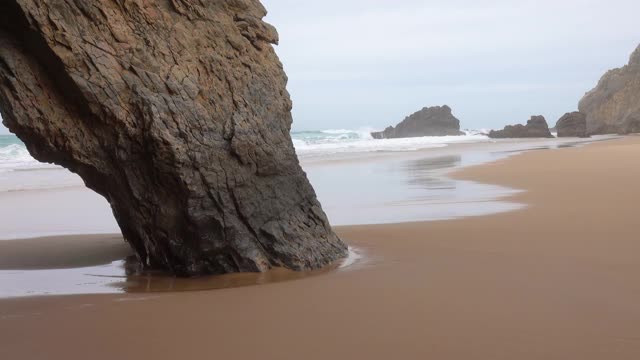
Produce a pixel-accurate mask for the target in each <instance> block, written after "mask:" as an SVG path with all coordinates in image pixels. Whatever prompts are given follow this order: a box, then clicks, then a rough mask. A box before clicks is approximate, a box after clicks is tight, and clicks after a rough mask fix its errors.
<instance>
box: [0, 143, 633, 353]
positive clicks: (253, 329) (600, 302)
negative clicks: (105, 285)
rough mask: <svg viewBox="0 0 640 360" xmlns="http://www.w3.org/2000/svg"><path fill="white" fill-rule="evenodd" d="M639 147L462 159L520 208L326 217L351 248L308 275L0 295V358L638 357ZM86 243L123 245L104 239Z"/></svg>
mask: <svg viewBox="0 0 640 360" xmlns="http://www.w3.org/2000/svg"><path fill="white" fill-rule="evenodd" d="M638 153H640V138H638V137H627V138H624V139H622V140H613V141H607V142H600V143H595V144H591V145H588V146H584V147H579V148H566V149H559V150H549V151H532V152H526V153H524V154H520V155H517V156H513V157H510V158H508V159H505V160H500V161H498V162H495V163H490V164H486V165H481V166H476V167H470V168H466V169H463V170H462V171H460V172H457V173H455V174H454V176H455V177H456V178H458V179H465V180H473V181H478V182H483V183H488V184H495V185H501V186H505V187H510V188H515V189H521V190H526V191H525V192H521V193H518V194H516V195H513V196H512V197H511V198H510V199H509V200H510V201H513V202H518V203H523V204H526V205H527V206H526V207H524V208H523V209H521V210H517V211H511V212H507V213H501V214H495V215H489V216H479V217H470V218H466V219H456V220H448V221H432V222H421V223H402V224H385V225H367V226H348V227H338V228H337V231H338V233H339V234H340V235H341V237H343V238H344V239H345V240H346V241H347V242H348V243H349V245H351V246H352V247H354V248H356V249H358V251H360V252H361V253H362V254H363V259H362V260H361V261H360V262H359V263H357V264H355V265H353V266H351V267H348V268H345V269H342V270H333V271H329V272H325V273H323V274H320V275H318V276H311V277H307V278H304V279H300V280H294V281H284V282H277V283H271V284H266V285H260V286H246V287H238V288H228V289H219V290H212V291H192V292H180V293H175V292H173V293H147V294H118V295H84V296H60V297H32V298H20V299H7V300H0V339H2V346H1V347H0V358H3V359H74V358H91V359H116V358H118V359H141V358H145V359H175V358H182V359H191V358H207V357H210V358H218V357H221V358H234V359H253V358H266V359H276V358H280V359H301V358H302V359H327V358H337V359H389V358H395V359H424V358H433V359H638V358H640V283H639V282H638V281H637V276H638V274H639V273H640V255H639V254H640V242H638V232H637V230H638V225H637V209H638V201H639V200H640V195H639V194H638V193H637V191H636V190H635V189H636V186H637V183H638V182H639V181H640V169H639V168H638V166H637V164H638V162H637V161H638V160H637V154H638ZM37 241H38V240H32V242H33V243H32V244H31V245H32V246H36V245H37ZM57 241H58V245H57V246H55V248H56V249H58V250H57V251H60V249H64V248H65V247H64V242H73V239H69V238H64V237H63V238H58V240H57ZM10 243H12V242H7V243H6V244H2V246H3V247H4V249H3V251H2V252H3V253H7V252H8V251H17V250H12V247H13V245H11V244H10ZM15 243H16V244H17V243H18V242H15ZM91 243H92V244H96V245H95V246H102V249H104V251H105V252H108V253H110V254H112V255H114V256H115V254H118V253H119V251H121V248H120V249H118V246H117V243H118V239H117V238H114V237H113V236H95V237H93V238H92V242H91ZM22 244H26V243H22ZM72 245H73V244H72ZM76 245H77V244H76ZM23 246H28V245H23ZM70 246H71V245H70ZM73 246H74V247H75V245H73ZM87 246H89V245H87ZM112 246H115V248H114V247H112ZM7 247H9V248H7ZM75 248H76V249H77V247H75ZM85 251H88V252H91V250H90V249H85ZM114 252H115V253H114ZM21 258H22V257H21ZM24 259H25V260H24V261H25V262H29V261H31V263H30V264H27V263H25V264H23V265H24V268H37V267H38V263H39V261H40V260H38V259H33V258H29V257H25V258H24ZM0 260H2V262H3V263H5V264H6V263H8V262H10V261H14V263H12V266H13V267H12V266H8V268H15V267H17V266H19V265H20V264H17V263H15V261H17V260H15V259H11V258H7V257H2V258H0ZM63 260H64V259H63ZM63 260H61V262H62V263H64V262H65V261H63ZM95 261H96V262H99V260H98V259H95Z"/></svg>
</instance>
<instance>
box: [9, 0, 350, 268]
mask: <svg viewBox="0 0 640 360" xmlns="http://www.w3.org/2000/svg"><path fill="white" fill-rule="evenodd" d="M265 14H266V11H265V9H264V8H263V7H262V5H261V4H260V2H259V1H258V0H216V1H198V0H163V1H159V0H158V1H141V0H130V1H129V0H113V1H102V0H83V1H67V0H3V1H2V2H0V108H1V109H2V116H3V118H4V122H5V124H6V125H7V126H8V127H9V128H10V129H11V130H12V131H13V132H14V133H15V134H16V135H18V136H19V137H20V139H22V140H23V141H24V142H25V143H26V144H27V147H28V148H29V151H30V152H31V154H32V155H33V156H34V157H35V158H37V159H39V160H41V161H46V162H52V163H56V164H59V165H62V166H64V167H66V168H68V169H70V170H71V171H73V172H75V173H77V174H79V175H80V176H81V177H82V178H83V179H84V181H85V183H86V185H87V186H88V187H90V188H91V189H93V190H95V191H96V192H98V193H100V194H102V195H103V196H104V197H105V198H106V199H107V200H108V201H109V203H110V204H111V206H112V209H113V213H114V215H115V217H116V219H117V221H118V224H119V225H120V228H121V229H122V233H123V235H124V237H125V239H126V240H127V241H128V242H129V243H130V244H131V245H132V247H133V248H134V250H135V251H136V253H137V255H138V256H139V258H140V259H141V260H142V261H143V263H144V264H145V265H146V266H147V267H153V268H163V269H168V270H170V271H172V272H174V273H176V274H178V275H199V274H211V273H228V272H239V271H264V270H267V269H269V268H271V267H274V266H282V267H286V268H290V269H295V270H302V269H312V268H318V267H321V266H323V265H326V264H329V263H331V262H333V261H334V260H336V259H338V258H341V257H343V256H345V255H346V246H345V244H344V243H343V242H342V241H341V240H340V239H339V238H338V237H337V236H336V235H335V234H334V233H333V231H332V230H331V227H330V226H329V223H328V221H327V218H326V216H325V214H324V212H323V211H322V209H321V207H320V204H319V203H318V201H317V199H316V195H315V193H314V191H313V189H312V187H311V186H310V184H309V182H308V180H307V177H306V175H305V173H304V172H303V171H302V169H301V168H300V166H299V164H298V160H297V158H296V154H295V152H294V148H293V145H292V142H291V138H290V136H289V128H290V125H291V112H290V110H291V101H290V99H289V95H288V93H287V91H286V89H285V85H286V80H287V79H286V76H285V74H284V71H283V69H282V65H281V63H280V62H279V60H278V58H277V57H276V54H275V52H274V50H273V48H272V46H271V44H273V43H277V41H278V36H277V33H276V31H275V29H274V28H273V27H272V26H270V25H268V24H266V23H264V22H263V21H262V18H263V17H264V16H265Z"/></svg>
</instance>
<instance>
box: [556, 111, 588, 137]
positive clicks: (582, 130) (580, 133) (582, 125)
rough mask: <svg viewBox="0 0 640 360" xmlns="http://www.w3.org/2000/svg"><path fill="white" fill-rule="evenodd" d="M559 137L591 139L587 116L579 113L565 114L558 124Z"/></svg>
mask: <svg viewBox="0 0 640 360" xmlns="http://www.w3.org/2000/svg"><path fill="white" fill-rule="evenodd" d="M556 131H557V132H558V137H581V138H583V137H589V135H587V116H586V115H585V114H583V113H581V112H579V111H574V112H570V113H566V114H564V115H563V116H562V117H561V118H560V120H558V122H557V123H556Z"/></svg>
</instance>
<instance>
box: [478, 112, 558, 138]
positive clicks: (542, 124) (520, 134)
mask: <svg viewBox="0 0 640 360" xmlns="http://www.w3.org/2000/svg"><path fill="white" fill-rule="evenodd" d="M489 137H490V138H494V139H505V138H552V137H553V135H551V131H550V130H549V125H548V124H547V120H545V118H544V116H532V117H531V119H529V121H527V125H526V126H525V125H522V124H517V125H507V126H505V128H504V129H503V130H492V131H491V132H490V133H489Z"/></svg>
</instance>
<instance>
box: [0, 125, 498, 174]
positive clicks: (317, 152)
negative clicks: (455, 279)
mask: <svg viewBox="0 0 640 360" xmlns="http://www.w3.org/2000/svg"><path fill="white" fill-rule="evenodd" d="M371 131H375V130H372V129H366V128H363V129H357V130H350V129H329V130H317V131H294V132H292V133H291V138H292V139H293V145H294V147H295V148H296V152H297V153H298V156H300V157H301V158H306V157H314V158H316V157H322V156H330V155H333V154H344V153H366V152H397V151H415V150H422V149H429V148H439V147H445V146H447V145H448V144H456V143H474V142H486V141H489V138H488V137H487V136H486V135H485V133H486V131H485V130H466V131H465V133H466V134H465V135H462V136H427V137H420V138H408V139H383V140H376V139H373V138H372V137H371ZM54 168H56V166H55V165H51V164H43V163H40V162H38V161H36V160H35V159H34V158H33V157H31V155H29V152H28V151H27V148H26V147H25V145H24V144H23V143H22V142H21V141H20V140H19V139H18V138H17V137H16V136H15V135H0V172H7V171H21V170H35V169H54Z"/></svg>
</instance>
